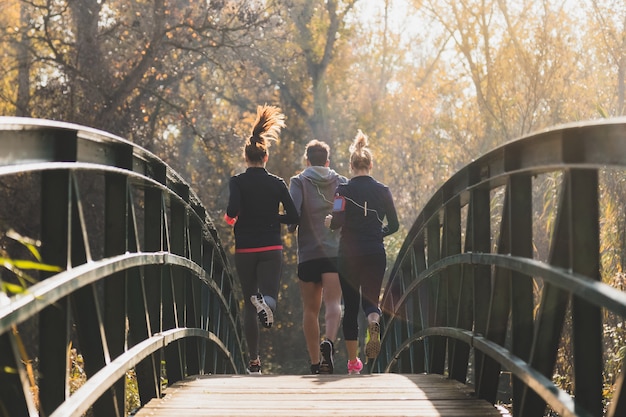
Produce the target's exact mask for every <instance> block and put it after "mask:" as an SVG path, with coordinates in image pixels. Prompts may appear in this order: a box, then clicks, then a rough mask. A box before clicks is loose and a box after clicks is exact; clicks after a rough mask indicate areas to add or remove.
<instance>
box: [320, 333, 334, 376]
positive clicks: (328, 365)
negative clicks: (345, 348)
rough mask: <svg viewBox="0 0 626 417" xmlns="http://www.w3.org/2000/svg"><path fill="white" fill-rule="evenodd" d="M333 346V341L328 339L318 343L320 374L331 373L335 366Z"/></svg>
mask: <svg viewBox="0 0 626 417" xmlns="http://www.w3.org/2000/svg"><path fill="white" fill-rule="evenodd" d="M334 351H335V347H334V345H333V342H331V341H330V340H328V339H324V341H323V342H322V343H321V344H320V353H321V354H322V361H321V362H320V374H332V373H333V371H334V369H335V366H334V360H333V353H334Z"/></svg>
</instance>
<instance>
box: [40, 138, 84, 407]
mask: <svg viewBox="0 0 626 417" xmlns="http://www.w3.org/2000/svg"><path fill="white" fill-rule="evenodd" d="M41 134H42V135H46V136H49V139H50V142H51V146H52V147H53V153H54V159H55V160H57V161H75V160H76V147H77V146H76V145H77V144H76V132H75V131H71V130H50V131H47V132H42V133H41ZM69 219H70V173H69V171H67V170H53V171H45V172H43V174H42V178H41V242H42V243H41V255H42V258H43V261H44V262H45V263H47V264H51V265H58V266H60V267H61V268H66V267H67V264H68V257H69V239H70V224H69ZM68 342H69V311H68V299H67V298H64V299H63V300H60V301H59V302H57V303H55V305H52V306H49V307H46V308H45V309H44V311H43V312H42V314H40V315H39V361H40V362H39V372H40V374H41V377H40V379H39V400H40V407H41V414H43V415H48V414H51V413H52V412H53V411H54V410H55V409H56V408H57V407H58V406H59V405H61V404H62V403H63V401H65V398H66V396H67V395H68V394H69V392H68V385H67V360H68V358H67V347H68Z"/></svg>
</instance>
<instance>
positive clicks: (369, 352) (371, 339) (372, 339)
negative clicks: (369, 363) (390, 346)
mask: <svg viewBox="0 0 626 417" xmlns="http://www.w3.org/2000/svg"><path fill="white" fill-rule="evenodd" d="M367 333H368V341H367V343H366V344H365V356H366V357H367V358H368V359H374V358H376V357H377V356H378V354H379V353H380V325H379V324H378V323H376V322H375V321H373V322H371V323H370V324H369V326H368V329H367Z"/></svg>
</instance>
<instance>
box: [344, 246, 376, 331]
mask: <svg viewBox="0 0 626 417" xmlns="http://www.w3.org/2000/svg"><path fill="white" fill-rule="evenodd" d="M386 267H387V256H386V254H385V253H377V254H370V255H362V256H350V257H342V256H340V257H339V281H340V282H341V291H342V292H343V304H344V313H343V321H342V327H343V337H344V339H345V340H357V339H358V335H359V324H358V315H359V304H361V308H363V312H364V313H365V315H366V316H367V315H368V314H370V313H378V314H380V309H379V308H378V300H379V298H380V288H381V286H382V284H383V278H384V276H385V268H386Z"/></svg>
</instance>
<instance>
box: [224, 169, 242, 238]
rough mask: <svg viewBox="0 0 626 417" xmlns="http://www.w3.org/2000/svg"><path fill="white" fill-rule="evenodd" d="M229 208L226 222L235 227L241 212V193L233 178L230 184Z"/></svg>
mask: <svg viewBox="0 0 626 417" xmlns="http://www.w3.org/2000/svg"><path fill="white" fill-rule="evenodd" d="M228 190H229V196H228V206H227V207H226V213H224V220H225V221H226V223H228V224H229V225H231V226H233V225H234V224H235V222H236V221H237V218H238V217H239V211H240V210H241V192H240V190H239V187H238V186H237V184H236V181H235V179H234V177H233V178H231V179H230V181H229V183H228Z"/></svg>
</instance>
